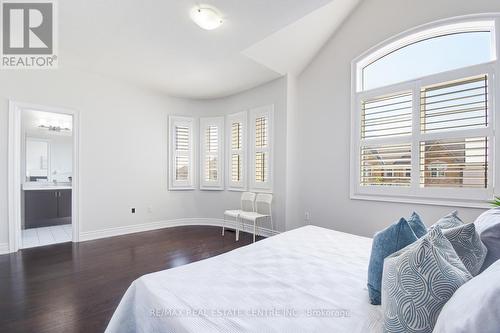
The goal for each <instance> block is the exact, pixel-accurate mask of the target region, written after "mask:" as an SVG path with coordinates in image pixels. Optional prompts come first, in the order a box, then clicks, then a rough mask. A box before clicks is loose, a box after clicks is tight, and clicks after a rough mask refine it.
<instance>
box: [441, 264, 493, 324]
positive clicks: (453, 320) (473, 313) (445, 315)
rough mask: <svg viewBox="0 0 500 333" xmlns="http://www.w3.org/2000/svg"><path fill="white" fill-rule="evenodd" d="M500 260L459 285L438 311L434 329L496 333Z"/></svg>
mask: <svg viewBox="0 0 500 333" xmlns="http://www.w3.org/2000/svg"><path fill="white" fill-rule="evenodd" d="M499 276H500V260H498V261H496V262H495V263H494V264H492V265H491V266H490V267H489V268H488V269H487V270H485V271H484V272H482V273H481V274H479V275H478V276H476V277H475V278H473V279H472V280H470V281H469V282H467V283H466V284H464V285H463V286H461V287H460V288H459V289H458V290H457V291H456V292H455V293H454V294H453V297H452V298H451V299H450V300H449V301H448V302H447V303H446V304H445V306H444V307H443V310H442V311H441V313H440V314H439V317H438V320H437V322H436V326H435V327H434V332H437V333H470V332H481V333H498V331H499V328H500V301H499V298H498V295H500V279H499V278H498V277H499Z"/></svg>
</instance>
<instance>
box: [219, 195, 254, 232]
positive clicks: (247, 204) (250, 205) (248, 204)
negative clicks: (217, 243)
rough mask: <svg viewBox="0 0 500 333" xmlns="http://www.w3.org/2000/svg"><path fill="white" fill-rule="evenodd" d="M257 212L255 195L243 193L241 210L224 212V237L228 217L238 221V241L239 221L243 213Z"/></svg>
mask: <svg viewBox="0 0 500 333" xmlns="http://www.w3.org/2000/svg"><path fill="white" fill-rule="evenodd" d="M254 211H255V193H252V192H243V193H242V194H241V209H235V210H226V211H225V212H224V223H223V224H222V236H224V229H225V227H226V216H229V217H232V218H234V219H235V220H236V241H238V240H239V238H240V231H239V230H238V219H239V217H240V215H241V214H242V213H250V212H254Z"/></svg>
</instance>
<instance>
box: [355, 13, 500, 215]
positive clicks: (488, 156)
mask: <svg viewBox="0 0 500 333" xmlns="http://www.w3.org/2000/svg"><path fill="white" fill-rule="evenodd" d="M498 22H499V19H498V18H497V17H492V16H475V17H474V18H459V19H453V20H447V21H446V22H438V23H434V24H431V25H426V26H424V27H421V28H418V29H414V30H412V31H410V32H406V33H403V34H401V35H398V36H396V37H395V38H392V39H390V40H389V41H387V42H384V43H382V44H381V45H379V46H377V47H375V48H373V49H371V50H370V51H368V52H366V53H365V54H363V55H362V56H360V57H358V58H357V59H355V60H354V61H353V64H352V73H353V91H352V96H353V101H352V119H353V121H352V150H353V152H354V153H353V158H352V168H351V170H352V172H351V174H352V175H351V182H352V184H351V189H352V190H351V196H352V197H354V198H367V199H369V198H372V197H373V196H379V197H380V196H382V197H383V198H385V199H387V200H397V201H401V200H403V201H405V200H406V201H408V200H413V199H408V198H407V199H405V198H406V197H409V198H419V199H420V200H421V201H422V202H424V201H429V199H432V201H433V203H434V201H436V200H438V201H439V200H441V201H447V202H451V201H453V202H458V201H460V202H462V201H464V202H467V205H476V206H478V205H481V204H482V203H483V202H484V201H485V200H489V199H491V198H492V197H493V193H494V184H493V178H494V177H493V174H494V173H493V171H494V170H493V169H494V164H495V163H494V162H495V160H494V156H493V149H491V147H492V144H493V143H494V135H493V133H494V131H493V129H494V123H493V121H494V120H495V119H496V118H500V117H496V118H495V117H493V115H494V110H493V106H494V105H495V103H494V101H495V99H496V98H497V95H498V94H499V93H498V92H497V90H496V89H493V87H494V86H495V74H496V73H497V69H498V66H499V65H498V63H497V52H498V50H497V42H496V41H498V40H499V39H498V29H497V27H496V25H497V24H498ZM375 161H376V163H375ZM438 162H439V170H436V163H438ZM437 175H439V176H438V177H437ZM496 178H497V179H498V177H496ZM450 189H453V191H451V190H450ZM385 199H384V200H385ZM413 202H414V201H413Z"/></svg>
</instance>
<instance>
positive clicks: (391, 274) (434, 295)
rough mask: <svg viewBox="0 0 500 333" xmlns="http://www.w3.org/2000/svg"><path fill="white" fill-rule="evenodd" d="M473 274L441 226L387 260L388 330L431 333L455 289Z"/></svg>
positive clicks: (384, 305) (385, 310)
mask: <svg viewBox="0 0 500 333" xmlns="http://www.w3.org/2000/svg"><path fill="white" fill-rule="evenodd" d="M471 278H472V276H471V274H470V273H469V271H468V270H467V268H465V266H464V264H463V263H462V261H461V260H460V258H459V257H458V255H457V254H456V252H455V250H454V249H453V246H452V245H451V243H450V242H449V241H448V240H447V239H446V237H444V235H443V234H442V232H441V229H440V228H439V227H437V228H433V229H432V230H431V231H429V233H428V234H427V235H426V236H424V237H422V238H421V239H419V240H418V241H416V242H415V243H413V244H411V245H409V246H408V247H406V248H404V249H402V250H400V251H398V252H396V253H394V254H392V255H390V256H389V257H387V258H386V259H385V262H384V274H383V280H382V299H383V300H384V301H383V302H382V311H383V314H384V327H385V332H397V333H400V332H405V333H414V332H415V333H416V332H418V333H426V332H428V333H431V332H432V329H433V328H434V324H435V323H436V320H437V318H438V316H439V312H440V311H441V309H442V307H443V306H444V305H445V303H446V302H447V301H448V300H449V299H450V298H451V296H452V295H453V293H454V292H455V291H456V290H457V289H458V288H459V287H460V286H461V285H463V284H464V283H465V282H467V281H468V280H470V279H471Z"/></svg>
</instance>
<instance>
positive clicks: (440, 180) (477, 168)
mask: <svg viewBox="0 0 500 333" xmlns="http://www.w3.org/2000/svg"><path fill="white" fill-rule="evenodd" d="M420 186H422V187H464V188H486V187H487V186H488V138H483V137H479V138H465V139H452V140H434V141H425V142H422V143H421V145H420Z"/></svg>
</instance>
